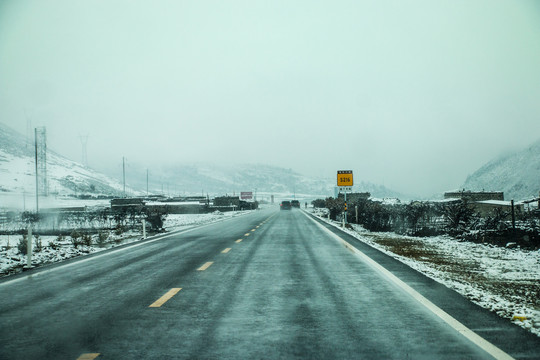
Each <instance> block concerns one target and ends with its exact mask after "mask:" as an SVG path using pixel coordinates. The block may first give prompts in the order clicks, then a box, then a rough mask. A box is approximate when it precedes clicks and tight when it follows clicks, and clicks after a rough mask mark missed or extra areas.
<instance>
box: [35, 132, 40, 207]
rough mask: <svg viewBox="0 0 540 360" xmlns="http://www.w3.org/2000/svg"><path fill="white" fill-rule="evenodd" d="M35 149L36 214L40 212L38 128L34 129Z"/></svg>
mask: <svg viewBox="0 0 540 360" xmlns="http://www.w3.org/2000/svg"><path fill="white" fill-rule="evenodd" d="M34 145H35V146H34V148H35V150H36V214H37V213H38V212H39V176H38V148H37V147H38V143H37V128H35V129H34Z"/></svg>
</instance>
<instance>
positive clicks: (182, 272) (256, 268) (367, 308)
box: [0, 208, 540, 360]
mask: <svg viewBox="0 0 540 360" xmlns="http://www.w3.org/2000/svg"><path fill="white" fill-rule="evenodd" d="M512 357H513V358H516V359H540V338H538V337H536V336H534V335H532V334H530V333H528V332H526V331H524V330H523V329H521V328H519V327H517V326H515V325H513V324H511V323H510V322H509V321H508V320H504V319H500V318H499V317H497V316H496V315H494V314H492V313H489V312H488V311H485V310H483V309H481V308H479V307H477V306H476V305H473V304H472V303H470V302H469V301H468V300H466V299H465V298H463V297H462V296H460V295H458V294H457V293H455V292H453V291H451V290H449V289H447V288H445V287H444V286H442V285H440V284H437V283H436V282H434V281H432V280H430V279H428V278H426V277H424V276H423V275H421V274H419V273H417V272H416V271H413V270H411V269H410V268H408V267H407V266H405V265H403V264H401V263H399V262H397V261H396V260H393V259H391V258H390V257H388V256H386V255H384V254H382V253H380V252H378V251H377V250H374V249H372V248H370V247H368V246H366V245H364V244H363V243H361V242H359V241H357V240H355V239H353V238H351V237H349V236H348V235H346V234H343V233H341V232H340V231H339V230H338V229H335V228H332V227H330V226H328V225H325V224H321V223H320V222H319V221H317V220H314V219H313V218H312V217H311V216H310V215H308V214H306V213H304V212H303V211H301V210H292V211H277V209H274V208H271V209H266V210H260V211H254V212H252V213H250V214H248V215H244V216H240V217H237V218H233V219H230V220H226V221H222V222H219V223H215V224H211V225H206V226H202V227H197V228H194V229H190V230H187V231H181V232H177V233H171V234H167V235H165V236H161V237H158V238H153V239H149V240H147V241H145V242H139V243H136V244H134V245H129V246H125V247H122V248H117V249H112V250H109V251H106V252H101V253H98V254H94V255H90V256H87V257H84V258H80V259H77V260H73V261H68V262H65V263H62V264H59V265H53V266H48V267H43V268H41V269H35V270H32V271H29V272H26V273H24V274H20V275H17V276H14V277H11V278H8V279H3V280H2V281H1V282H0V359H73V360H75V359H94V358H96V359H214V358H219V359H291V358H305V359H319V358H320V359H492V358H500V359H505V358H512Z"/></svg>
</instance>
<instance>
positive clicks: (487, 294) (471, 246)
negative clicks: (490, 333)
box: [319, 215, 540, 336]
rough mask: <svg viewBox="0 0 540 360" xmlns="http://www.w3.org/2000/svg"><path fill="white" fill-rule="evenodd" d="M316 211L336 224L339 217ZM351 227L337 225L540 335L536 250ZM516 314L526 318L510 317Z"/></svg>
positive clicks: (539, 270) (539, 273) (538, 254)
mask: <svg viewBox="0 0 540 360" xmlns="http://www.w3.org/2000/svg"><path fill="white" fill-rule="evenodd" d="M319 217H320V218H321V219H322V220H324V221H326V222H327V223H329V224H331V225H334V226H336V227H339V228H341V223H338V222H335V221H330V220H328V219H327V218H326V217H324V215H323V216H320V215H319ZM352 227H353V230H351V229H342V230H345V231H346V232H347V233H348V234H350V235H352V236H354V237H355V238H357V239H359V240H360V241H362V242H364V243H366V244H368V245H370V246H372V247H374V248H376V249H379V250H381V251H382V252H384V253H386V254H388V255H390V256H392V257H394V258H396V259H398V260H399V261H401V262H403V263H405V264H407V265H408V266H410V267H411V268H413V269H415V270H417V271H419V272H421V273H423V274H425V275H426V276H428V277H430V278H432V279H434V280H436V281H438V282H440V283H442V284H444V285H445V286H447V287H449V288H451V289H454V290H455V291H457V292H458V293H460V294H462V295H463V296H465V297H467V298H468V299H469V300H471V301H473V302H474V303H476V304H478V305H480V306H482V307H484V308H486V309H489V310H490V311H493V312H495V313H497V314H498V315H499V316H501V317H503V318H506V319H509V320H510V321H514V323H515V324H517V325H519V326H522V327H524V328H525V329H527V330H529V331H531V332H532V333H534V334H536V335H538V336H540V250H536V251H528V250H522V249H519V248H514V249H509V248H501V247H496V246H493V245H484V244H476V243H471V242H464V241H458V240H457V239H455V238H452V237H449V236H436V237H424V238H418V237H410V236H403V235H398V234H394V233H372V232H369V231H367V230H365V229H364V228H362V227H361V226H359V225H354V224H353V225H352ZM516 316H520V317H521V316H523V317H525V318H526V320H524V321H520V320H517V319H516V320H514V317H516Z"/></svg>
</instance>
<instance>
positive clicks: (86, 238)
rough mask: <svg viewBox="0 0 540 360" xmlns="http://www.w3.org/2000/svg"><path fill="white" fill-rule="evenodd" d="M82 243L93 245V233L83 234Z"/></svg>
mask: <svg viewBox="0 0 540 360" xmlns="http://www.w3.org/2000/svg"><path fill="white" fill-rule="evenodd" d="M81 243H82V245H86V246H91V245H92V235H90V234H83V235H82V236H81Z"/></svg>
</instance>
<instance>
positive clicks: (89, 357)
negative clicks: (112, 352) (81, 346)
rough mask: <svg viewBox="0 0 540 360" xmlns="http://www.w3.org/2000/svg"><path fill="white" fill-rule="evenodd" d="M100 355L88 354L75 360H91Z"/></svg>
mask: <svg viewBox="0 0 540 360" xmlns="http://www.w3.org/2000/svg"><path fill="white" fill-rule="evenodd" d="M99 355H100V354H99V353H88V354H82V355H81V356H79V357H78V358H77V360H93V359H95V358H97V357H98V356H99Z"/></svg>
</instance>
